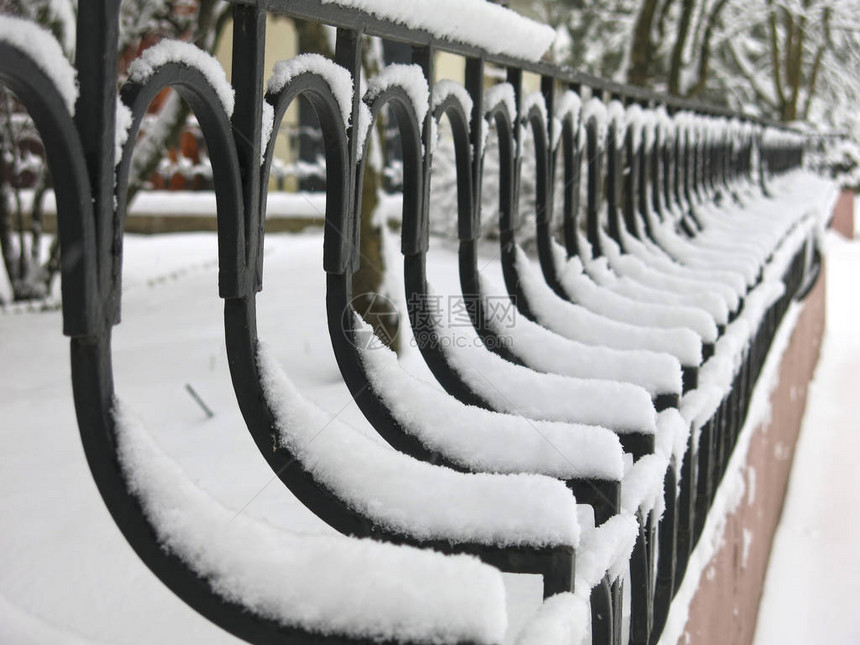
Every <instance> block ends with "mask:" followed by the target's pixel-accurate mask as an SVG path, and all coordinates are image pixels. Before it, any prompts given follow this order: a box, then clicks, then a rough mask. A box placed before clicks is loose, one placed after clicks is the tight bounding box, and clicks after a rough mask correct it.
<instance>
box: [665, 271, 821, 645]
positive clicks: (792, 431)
mask: <svg viewBox="0 0 860 645" xmlns="http://www.w3.org/2000/svg"><path fill="white" fill-rule="evenodd" d="M824 298H825V288H824V270H823V267H822V274H821V278H820V279H819V280H818V284H817V285H816V286H815V288H814V289H813V290H812V292H811V293H810V294H809V295H808V296H807V299H806V301H805V306H804V308H803V311H802V312H801V314H800V317H799V319H798V321H797V325H796V327H795V329H794V332H793V334H792V336H791V340H790V342H789V345H788V347H787V348H786V351H785V354H784V355H783V358H782V363H781V365H780V369H779V381H778V384H777V385H776V387H775V389H774V391H773V393H772V395H771V419H770V421H769V422H768V423H766V424H764V425H762V426H760V427H759V428H757V429H756V430H755V433H754V435H753V437H752V441H751V443H750V447H749V452H748V454H747V467H746V472H745V473H744V477H745V483H746V493H745V495H744V499H743V500H742V501H741V503H740V504H739V505H738V507H737V508H736V509H735V511H734V512H733V513H732V514H731V515H730V516H729V517H728V519H727V522H726V527H725V532H724V534H723V541H722V545H721V547H720V548H719V550H718V551H717V553H716V554H715V555H714V557H713V558H712V560H711V562H710V564H709V565H708V566H707V567H706V568H705V570H704V572H703V573H702V578H701V581H700V584H699V588H698V589H697V591H696V594H695V596H694V597H693V602H692V604H691V606H690V615H689V619H688V621H687V626H686V631H685V634H684V636H682V637H681V639H680V641H679V642H680V643H687V642H689V643H692V644H694V645H747V644H749V643H752V640H753V636H754V635H755V621H756V615H757V613H758V605H759V600H760V598H761V593H762V587H763V585H764V576H765V572H766V570H767V563H768V556H769V555H770V548H771V544H772V542H773V536H774V533H775V531H776V527H777V524H778V523H779V518H780V515H781V513H782V506H783V501H784V499H785V492H786V488H787V486H788V478H789V475H790V473H791V464H792V461H793V459H794V448H795V444H796V443H797V437H798V433H799V431H800V423H801V420H802V419H803V412H804V410H805V408H806V393H807V386H808V384H809V381H810V379H811V378H812V374H813V371H814V370H815V365H816V364H817V362H818V355H819V350H820V347H821V338H822V335H823V332H824V319H825V302H824ZM751 470H754V471H755V475H753V476H751V475H750V471H751ZM752 478H754V479H755V481H754V483H753V482H751V479H752ZM751 486H754V491H755V492H754V498H753V499H750V498H751V497H752V495H751V494H750V487H751ZM745 531H746V532H747V535H748V536H751V541H750V542H749V545H748V548H747V552H746V554H745V553H744V551H745V545H744V541H745V536H744V533H745ZM745 555H746V557H745ZM688 638H689V640H688Z"/></svg>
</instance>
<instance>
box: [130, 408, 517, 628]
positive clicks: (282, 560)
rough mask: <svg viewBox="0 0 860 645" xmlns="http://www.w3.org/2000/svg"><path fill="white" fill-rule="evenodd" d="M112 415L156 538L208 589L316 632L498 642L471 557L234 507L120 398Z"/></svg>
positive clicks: (495, 588)
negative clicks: (277, 520) (327, 531)
mask: <svg viewBox="0 0 860 645" xmlns="http://www.w3.org/2000/svg"><path fill="white" fill-rule="evenodd" d="M114 415H115V418H116V421H117V431H118V432H117V439H118V447H119V456H120V462H121V465H122V468H123V470H124V471H125V475H126V477H127V478H128V480H129V483H130V488H131V491H132V492H133V493H134V494H135V495H136V496H137V497H138V498H139V499H140V501H141V504H142V505H143V508H144V512H145V513H146V515H147V519H148V520H149V521H150V523H151V524H152V526H153V527H154V529H155V531H156V534H157V536H158V539H159V541H160V542H161V544H162V545H163V547H164V548H165V549H167V550H168V551H170V552H171V553H173V554H175V555H176V556H178V557H179V558H181V559H182V560H183V561H184V562H185V563H186V564H187V565H188V566H189V567H190V568H191V569H192V570H194V571H195V572H197V573H198V574H199V575H200V576H201V577H203V578H204V579H205V580H206V581H207V582H208V583H209V585H210V586H211V588H212V589H213V591H215V592H216V593H217V594H218V595H220V596H222V597H224V598H225V599H227V600H231V601H234V602H238V603H240V604H242V605H244V606H245V607H247V608H248V610H249V611H251V612H252V613H255V614H258V615H261V616H265V617H268V618H272V619H274V620H276V621H278V622H281V623H283V624H286V625H291V626H300V627H303V628H304V629H307V630H310V631H313V632H318V633H323V634H349V635H354V636H362V637H366V638H371V639H383V638H385V639H388V638H390V639H394V640H398V641H406V640H412V639H417V640H420V641H425V642H434V643H435V642H446V643H456V642H459V641H460V640H461V639H472V638H474V639H476V640H478V641H480V642H484V643H496V642H498V641H499V640H501V637H502V636H503V634H504V631H505V626H506V616H505V609H504V590H503V587H502V582H501V579H500V576H499V574H498V572H497V571H494V570H493V569H492V568H490V567H488V566H486V565H484V564H481V563H480V562H479V561H478V560H477V559H476V558H473V557H468V556H457V557H451V558H448V557H441V556H439V555H438V554H435V553H433V552H429V551H424V550H420V549H414V548H408V547H397V546H392V545H389V544H383V543H379V542H375V541H373V540H369V539H365V540H356V539H350V538H342V537H323V536H313V537H308V536H301V535H298V534H291V533H288V532H285V531H280V530H276V529H274V528H273V527H271V526H269V525H267V524H265V523H263V522H260V521H257V520H252V519H248V518H246V517H243V516H241V515H239V516H237V515H235V513H234V512H233V511H231V510H229V509H227V508H224V507H223V506H221V505H220V504H218V503H217V502H215V501H214V500H212V499H211V498H210V497H208V496H207V495H206V494H205V493H203V491H201V490H200V489H199V488H198V487H197V486H195V485H194V484H193V483H192V482H191V481H190V480H189V479H188V478H187V477H186V476H185V474H184V473H183V472H182V470H181V468H180V467H179V466H178V465H177V464H176V463H175V462H173V461H171V460H170V459H169V458H167V457H166V456H165V455H164V454H163V453H162V452H161V451H160V450H159V449H158V447H157V446H156V445H155V443H154V442H153V440H152V438H151V437H150V436H149V435H148V433H147V432H146V430H145V429H144V428H143V426H142V424H141V422H140V421H139V419H137V418H136V417H135V415H134V414H133V413H131V412H129V410H128V409H127V407H126V406H123V405H121V404H119V403H115V406H114ZM287 581H288V584H285V582H287ZM368 589H372V590H373V593H367V590H368ZM428 594H429V595H428Z"/></svg>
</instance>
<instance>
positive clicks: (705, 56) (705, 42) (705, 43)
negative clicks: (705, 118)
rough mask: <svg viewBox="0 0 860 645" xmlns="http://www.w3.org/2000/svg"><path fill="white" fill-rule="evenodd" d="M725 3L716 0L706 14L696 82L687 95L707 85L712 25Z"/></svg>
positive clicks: (697, 91) (723, 0)
mask: <svg viewBox="0 0 860 645" xmlns="http://www.w3.org/2000/svg"><path fill="white" fill-rule="evenodd" d="M727 3H728V0H717V3H716V4H715V5H714V7H713V9H712V10H711V13H710V15H708V22H707V25H706V27H705V35H704V37H703V39H702V49H701V53H700V54H699V72H698V78H697V79H696V83H695V84H694V85H693V87H691V88H690V90H689V91H688V92H687V96H689V97H693V96H697V95H698V94H699V93H700V92H701V91H702V90H703V89H705V85H707V82H708V74H709V72H710V63H711V42H712V40H713V38H714V27H715V25H716V22H717V20H718V19H719V17H720V12H721V11H722V10H723V7H725V6H726V4H727Z"/></svg>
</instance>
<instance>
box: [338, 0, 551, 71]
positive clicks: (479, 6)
mask: <svg viewBox="0 0 860 645" xmlns="http://www.w3.org/2000/svg"><path fill="white" fill-rule="evenodd" d="M322 1H323V3H325V4H335V5H338V6H341V7H346V8H349V9H358V10H359V11H365V12H367V13H370V14H373V15H375V16H377V17H379V18H383V19H387V20H391V21H393V22H396V23H399V24H402V25H405V26H407V27H410V28H412V29H420V30H423V31H426V32H429V33H430V34H432V35H434V36H435V37H437V38H441V39H444V40H448V41H452V42H459V43H463V44H466V45H472V46H474V47H481V48H483V49H486V50H487V51H488V52H490V53H491V54H505V55H508V56H513V57H516V58H524V59H526V60H530V61H536V60H539V59H540V57H541V56H543V54H544V52H546V50H547V49H549V48H550V46H551V45H552V44H553V41H555V30H554V29H552V27H549V26H547V25H543V24H541V23H539V22H535V21H534V20H529V19H528V18H525V17H523V16H521V15H519V14H518V13H516V12H515V11H511V10H510V9H506V8H504V7H501V6H499V5H497V4H493V3H490V2H486V1H485V0H433V2H402V1H401V0H322Z"/></svg>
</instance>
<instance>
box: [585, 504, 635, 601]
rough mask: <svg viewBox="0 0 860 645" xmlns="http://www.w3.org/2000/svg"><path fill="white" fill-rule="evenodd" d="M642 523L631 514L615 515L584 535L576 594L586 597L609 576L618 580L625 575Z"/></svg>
mask: <svg viewBox="0 0 860 645" xmlns="http://www.w3.org/2000/svg"><path fill="white" fill-rule="evenodd" d="M638 534H639V523H638V522H637V521H636V518H635V517H633V516H632V515H629V514H621V515H613V516H612V517H610V518H609V519H608V520H606V521H605V522H604V523H603V524H601V525H600V526H598V527H597V528H594V529H592V530H590V531H585V532H584V534H583V536H582V543H581V545H580V553H581V554H582V555H579V557H577V559H576V590H577V594H587V593H589V592H590V591H591V589H593V588H594V587H596V586H597V585H598V584H599V583H600V581H601V580H603V577H604V576H605V575H607V574H609V577H610V579H612V580H615V579H617V578H618V577H620V576H622V575H623V573H624V569H626V567H627V561H628V560H629V559H630V554H631V553H632V552H633V547H634V545H635V544H636V537H637V535H638Z"/></svg>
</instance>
